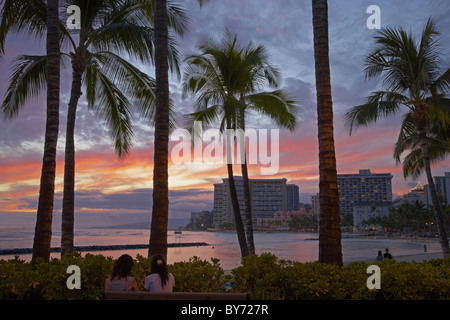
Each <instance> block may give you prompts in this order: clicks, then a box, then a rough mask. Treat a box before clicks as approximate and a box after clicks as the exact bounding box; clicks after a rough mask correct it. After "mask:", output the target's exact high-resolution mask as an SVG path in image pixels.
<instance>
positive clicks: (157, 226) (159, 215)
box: [148, 0, 209, 259]
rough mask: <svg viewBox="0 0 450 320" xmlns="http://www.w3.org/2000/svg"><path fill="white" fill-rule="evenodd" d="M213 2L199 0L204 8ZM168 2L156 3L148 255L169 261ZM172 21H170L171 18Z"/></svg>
mask: <svg viewBox="0 0 450 320" xmlns="http://www.w3.org/2000/svg"><path fill="white" fill-rule="evenodd" d="M208 1H209V0H198V3H199V5H200V6H202V5H203V4H205V3H206V2H208ZM167 4H168V1H166V0H158V1H155V8H154V24H155V79H156V112H155V144H154V145H155V151H154V155H153V158H154V164H153V206H152V222H151V227H150V228H151V230H150V240H149V249H148V256H149V257H150V256H153V255H155V254H162V255H163V257H164V258H165V259H167V226H168V221H169V173H168V169H169V167H168V156H169V127H170V124H169V75H168V67H167V60H168V50H167V48H168V37H169V30H168V28H167V20H168V18H167V17H168V15H167V13H168V10H167ZM169 20H170V19H169Z"/></svg>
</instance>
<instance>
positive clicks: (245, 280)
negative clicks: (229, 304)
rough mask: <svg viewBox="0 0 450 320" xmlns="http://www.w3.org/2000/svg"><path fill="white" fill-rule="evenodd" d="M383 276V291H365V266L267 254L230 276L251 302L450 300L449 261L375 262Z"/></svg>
mask: <svg viewBox="0 0 450 320" xmlns="http://www.w3.org/2000/svg"><path fill="white" fill-rule="evenodd" d="M373 264H376V265H378V266H379V267H380V270H381V289H379V290H376V289H373V290H369V289H367V284H366V282H367V279H368V277H369V275H367V274H366V270H367V267H368V266H369V264H368V263H364V262H353V263H350V264H348V265H346V266H344V267H338V266H336V265H330V264H321V263H318V262H311V263H299V262H291V261H284V260H278V259H277V257H276V256H274V255H273V254H270V253H265V254H262V255H260V256H249V257H246V258H244V259H243V261H242V266H240V267H238V268H236V269H234V270H233V276H234V278H233V280H234V284H233V289H232V290H233V291H236V292H246V291H247V292H250V293H251V297H252V298H253V299H271V300H275V299H277V300H278V299H283V300H285V299H308V300H323V299H333V300H362V299H364V300H366V299H368V300H374V299H380V300H386V299H387V300H394V299H414V300H419V299H420V300H423V299H450V259H445V260H444V259H439V260H430V261H427V262H422V263H416V262H412V263H407V262H396V261H394V260H388V261H385V262H374V263H373Z"/></svg>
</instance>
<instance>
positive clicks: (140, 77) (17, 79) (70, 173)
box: [0, 0, 186, 254]
mask: <svg viewBox="0 0 450 320" xmlns="http://www.w3.org/2000/svg"><path fill="white" fill-rule="evenodd" d="M19 5H20V6H19ZM64 5H65V6H66V7H67V6H69V5H78V6H79V7H80V11H81V29H80V30H79V31H69V30H68V29H67V28H66V26H65V23H63V22H61V21H59V23H58V25H59V28H60V32H61V35H62V36H61V40H62V41H63V43H68V44H69V46H71V49H72V50H73V51H72V52H71V53H70V54H64V55H65V56H69V57H70V60H71V64H72V71H73V78H72V88H71V95H70V100H69V108H68V115H67V132H66V148H65V156H66V158H65V170H64V196H63V216H62V236H61V249H62V250H61V251H62V254H64V253H66V252H70V251H72V250H73V222H74V189H75V144H74V129H75V118H76V110H77V106H78V101H79V98H80V96H81V94H82V91H81V90H82V81H83V80H84V82H85V83H86V100H87V102H88V107H89V108H92V109H95V110H96V111H98V113H99V114H100V115H101V116H102V117H103V118H104V119H105V120H106V123H107V125H108V127H109V129H110V135H111V137H112V138H113V140H114V144H115V149H116V152H117V153H118V154H119V156H124V155H125V154H127V153H128V152H129V151H130V146H131V138H132V126H131V120H130V112H131V110H130V107H131V101H130V99H131V100H132V102H135V104H136V106H137V108H138V110H139V111H140V112H141V114H142V115H143V116H145V117H147V118H149V119H151V120H152V121H153V120H154V115H155V112H154V111H153V109H154V108H153V106H154V101H155V92H154V91H155V90H154V88H155V83H154V80H153V79H152V78H150V77H149V76H148V75H146V74H144V73H143V72H141V71H140V70H139V69H138V68H136V67H135V66H133V65H132V64H131V63H130V62H128V61H126V60H125V59H124V58H122V57H121V56H120V55H119V54H118V53H120V54H124V53H126V54H128V55H129V56H130V57H132V58H135V59H137V60H140V61H143V62H152V61H153V56H154V49H153V48H154V33H153V28H152V26H151V23H152V22H153V3H152V2H143V1H140V0H136V1H108V0H103V1H81V0H78V1H77V0H73V1H69V0H67V1H64ZM30 7H31V8H30ZM18 8H19V9H18ZM13 9H16V11H18V12H19V13H23V15H16V16H13V15H11V12H12V11H14V10H13ZM45 9H46V4H45V3H44V2H43V1H40V0H37V1H33V2H31V3H29V2H20V3H18V2H13V1H6V2H5V7H4V11H3V15H2V18H3V19H2V28H3V26H4V28H3V29H2V30H1V31H2V33H0V39H2V37H3V33H4V34H6V33H7V32H8V31H9V30H11V29H12V28H14V27H15V26H16V25H19V26H20V27H22V24H29V28H30V29H31V30H37V31H36V32H38V31H40V29H41V28H42V26H41V24H42V21H44V22H45V21H46V19H47V16H46V10H45ZM185 22H186V19H185V16H184V12H183V11H182V10H180V9H179V8H177V7H172V6H171V7H170V10H169V13H168V15H167V19H166V23H169V24H170V25H171V27H172V28H173V29H174V30H176V31H180V32H182V30H184V28H185ZM73 34H76V35H77V36H78V44H76V39H75V37H74V36H73ZM169 46H170V50H169V49H168V53H170V54H168V62H169V64H170V66H171V68H172V69H173V70H176V71H178V70H179V68H178V52H177V51H176V49H175V46H174V42H173V41H172V40H171V41H170V42H169ZM114 52H117V53H114ZM46 60H47V57H46V56H20V57H18V58H17V59H16V60H15V65H14V72H13V77H12V78H11V83H10V86H9V88H8V90H7V95H6V98H5V101H4V103H3V105H2V109H3V112H4V113H5V114H17V112H18V110H19V109H20V107H21V106H22V105H23V104H24V102H25V100H26V99H27V98H29V96H31V95H36V94H38V93H39V89H41V88H42V85H43V81H44V80H45V79H46V75H47V73H46V71H47V70H46V68H45V62H46ZM166 62H167V60H166Z"/></svg>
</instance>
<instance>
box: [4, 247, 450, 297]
mask: <svg viewBox="0 0 450 320" xmlns="http://www.w3.org/2000/svg"><path fill="white" fill-rule="evenodd" d="M114 262H115V260H114V259H112V258H111V257H104V256H102V255H92V254H86V255H85V256H82V255H81V254H80V253H73V254H70V255H65V256H64V257H63V258H62V259H51V260H50V262H47V263H46V262H43V261H42V260H38V261H37V262H36V264H35V265H34V266H32V265H30V264H29V263H27V262H25V261H23V260H20V259H19V258H18V257H15V259H11V260H8V261H6V260H0V299H9V300H10V299H48V300H59V299H67V300H74V299H101V298H102V290H103V289H104V285H105V279H106V278H108V277H110V276H111V272H112V269H113V266H114ZM150 263H151V259H150V258H145V257H142V256H140V255H138V256H137V257H136V260H135V264H134V267H133V270H132V276H134V277H135V278H136V280H137V283H138V288H139V289H140V290H142V287H143V283H144V278H145V277H146V276H147V275H148V273H149V271H150ZM374 264H377V265H378V266H379V267H380V269H381V289H380V290H369V289H367V286H366V281H367V278H368V275H367V274H366V270H367V267H368V266H369V264H368V263H364V262H353V263H350V264H348V265H346V266H344V267H338V266H336V265H329V264H321V263H318V262H310V263H299V262H292V261H285V260H278V258H277V257H276V256H275V255H273V254H270V253H264V254H261V255H259V256H258V255H251V256H248V257H246V258H244V259H242V265H241V266H239V267H237V268H235V269H233V270H232V279H231V276H230V275H225V273H224V271H223V269H222V268H221V267H220V264H219V260H218V259H211V262H209V261H207V260H202V259H200V258H198V257H193V258H191V259H189V261H187V262H176V263H174V264H170V265H168V270H169V272H172V273H173V274H174V277H175V282H176V287H175V290H176V291H179V292H225V291H226V283H227V281H230V279H231V281H232V287H231V291H232V292H250V294H251V298H253V299H272V300H278V299H280V300H283V299H312V300H316V299H338V300H361V299H370V300H373V299H450V259H439V260H430V261H427V262H423V263H415V262H413V263H406V262H396V261H394V260H389V261H385V262H375V263H374ZM70 265H77V266H79V267H80V269H81V289H80V290H69V289H68V288H67V286H66V281H67V278H68V277H69V276H70V274H67V273H66V270H67V267H68V266H70Z"/></svg>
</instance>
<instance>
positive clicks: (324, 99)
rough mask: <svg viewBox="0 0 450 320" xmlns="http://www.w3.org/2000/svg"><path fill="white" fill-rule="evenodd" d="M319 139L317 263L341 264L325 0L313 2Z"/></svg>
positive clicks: (339, 217) (326, 6) (339, 218)
mask: <svg viewBox="0 0 450 320" xmlns="http://www.w3.org/2000/svg"><path fill="white" fill-rule="evenodd" d="M312 13H313V29H314V60H315V70H316V91H317V120H318V129H319V133H318V138H319V202H320V217H319V227H320V229H319V262H324V263H335V264H338V265H342V264H343V262H342V247H341V226H340V220H341V216H340V212H339V192H338V188H337V171H336V153H335V148H334V133H333V102H332V97H331V84H330V59H329V48H328V4H327V0H312Z"/></svg>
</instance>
